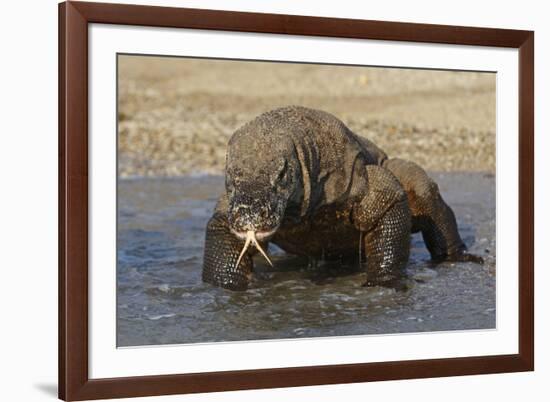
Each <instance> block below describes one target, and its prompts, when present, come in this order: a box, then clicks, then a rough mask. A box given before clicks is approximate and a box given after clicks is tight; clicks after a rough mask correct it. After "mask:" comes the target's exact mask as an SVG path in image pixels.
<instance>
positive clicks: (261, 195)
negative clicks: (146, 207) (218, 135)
mask: <svg viewBox="0 0 550 402" xmlns="http://www.w3.org/2000/svg"><path fill="white" fill-rule="evenodd" d="M250 231H253V232H254V233H255V234H256V235H257V236H258V240H260V241H261V242H262V244H261V245H262V247H264V249H266V248H267V244H268V242H272V243H274V244H276V245H278V246H279V247H281V248H282V249H283V250H285V251H286V252H288V253H291V254H297V255H305V256H308V257H311V258H316V259H319V258H324V259H327V260H330V259H342V258H349V257H354V256H355V257H356V258H359V257H361V258H362V259H363V258H366V261H367V282H366V283H365V285H368V286H376V285H382V286H389V287H399V286H400V285H399V283H400V279H401V278H402V277H403V271H404V268H405V266H406V264H407V261H408V258H409V249H410V233H411V232H417V231H421V232H422V234H423V237H424V241H425V242H426V246H427V247H428V250H429V251H430V253H431V255H432V259H434V260H436V261H441V260H444V259H454V260H460V261H476V262H481V261H482V260H481V259H480V258H479V257H476V256H471V255H470V254H467V253H466V252H465V250H466V248H465V246H464V243H463V242H462V240H461V238H460V235H459V233H458V230H457V225H456V220H455V217H454V214H453V212H452V210H451V209H450V208H449V207H448V206H447V204H445V202H444V201H443V199H442V197H441V195H440V193H439V189H438V187H437V185H436V184H435V183H434V182H433V180H431V179H430V178H429V177H428V175H427V174H426V173H425V172H424V170H422V168H420V167H419V166H418V165H416V164H414V163H412V162H408V161H403V160H400V159H388V158H387V155H386V154H385V153H384V152H383V151H382V150H380V149H379V148H378V147H377V146H376V145H374V144H373V143H372V142H370V141H368V140H367V139H365V138H362V137H359V136H357V135H355V134H354V133H352V132H351V130H349V129H348V128H347V127H346V126H345V125H344V124H343V123H342V122H341V121H340V120H338V119H337V118H336V117H334V116H332V115H330V114H328V113H325V112H322V111H318V110H312V109H307V108H303V107H298V106H290V107H285V108H280V109H276V110H272V111H270V112H267V113H264V114H262V115H260V116H258V117H257V118H256V119H254V120H253V121H251V122H250V123H248V124H246V125H245V126H243V127H242V128H240V129H239V130H237V131H236V132H235V134H233V136H232V137H231V139H230V141H229V144H228V150H227V160H226V192H225V194H223V195H222V197H221V198H220V200H219V202H218V205H217V207H216V210H215V212H214V215H213V217H212V218H211V219H210V221H209V223H208V226H207V229H206V241H205V249H204V265H203V280H204V281H205V282H208V283H211V284H213V285H216V286H221V287H224V288H228V289H231V290H244V289H246V288H247V286H248V283H249V280H250V278H251V275H252V273H253V262H252V258H251V256H252V255H253V253H254V252H255V251H256V250H254V249H253V248H250V249H248V251H247V252H246V253H245V254H244V256H243V258H242V260H241V261H240V263H239V265H238V266H237V264H236V263H237V260H238V257H239V255H240V253H241V251H242V248H243V243H244V240H243V239H244V234H245V233H247V232H250Z"/></svg>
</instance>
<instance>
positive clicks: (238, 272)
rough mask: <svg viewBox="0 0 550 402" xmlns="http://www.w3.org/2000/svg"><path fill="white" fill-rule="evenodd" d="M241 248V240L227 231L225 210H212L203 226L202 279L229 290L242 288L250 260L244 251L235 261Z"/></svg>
mask: <svg viewBox="0 0 550 402" xmlns="http://www.w3.org/2000/svg"><path fill="white" fill-rule="evenodd" d="M242 249H243V241H242V240H239V239H238V238H237V237H236V236H235V235H233V234H232V233H231V231H230V229H229V225H228V223H227V218H226V216H225V214H223V213H220V212H215V213H214V215H213V216H212V218H210V220H209V221H208V225H207V227H206V239H205V243H204V259H203V267H202V280H203V281H204V282H208V283H210V284H212V285H215V286H220V287H223V288H226V289H230V290H246V289H247V288H248V284H249V282H250V278H251V276H252V269H253V263H252V257H251V253H248V252H245V253H244V254H243V256H242V258H241V260H240V261H238V260H239V255H240V254H241V251H242ZM237 262H239V263H238V265H237Z"/></svg>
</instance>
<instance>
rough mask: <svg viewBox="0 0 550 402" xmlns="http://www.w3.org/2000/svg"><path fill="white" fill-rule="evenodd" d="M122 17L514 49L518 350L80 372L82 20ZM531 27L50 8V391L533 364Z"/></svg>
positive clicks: (251, 383)
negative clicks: (104, 375)
mask: <svg viewBox="0 0 550 402" xmlns="http://www.w3.org/2000/svg"><path fill="white" fill-rule="evenodd" d="M89 23H107V24H126V25H141V26H156V27H174V28H193V29H212V30H226V31H242V32H261V33H277V34H292V35H310V36H325V37H341V38H357V39H376V40H397V41H413V42H423V43H447V44H461V45H482V46H496V47H510V48H517V49H519V83H518V85H519V94H520V96H519V102H518V107H519V167H518V168H519V228H520V233H519V261H518V269H519V289H518V292H519V345H518V347H519V353H518V354H514V355H500V356H473V357H466V358H454V359H432V360H415V361H397V362H380V363H364V364H348V365H331V366H311V367H297V368H278V369H262V370H245V371H230V372H216V373H195V374H174V375H163V376H144V377H129V378H108V379H94V380H91V379H89V376H88V70H87V66H88V24H89ZM533 131H534V34H533V32H531V31H518V30H507V29H489V28H471V27H456V26H444V25H431V24H410V23H396V22H382V21H362V20H350V19H333V18H320V17H305V16H289V15H277V14H255V13H242V12H226V11H215V10H196V9H183V8H167V7H151V6H133V5H119V4H104V3H79V2H66V3H62V4H60V5H59V397H60V398H61V399H64V400H83V399H99V398H114V397H130V396H147V395H163V394H177V393H193V392H214V391H226V390H240V389H253V388H274V387H290V386H303V385H320V384H336V383H352V382H363V381H383V380H394V379H410V378H427V377H443V376H456V375H470V374H487V373H504V372H513V371H529V370H533V368H534V294H533V293H534V272H533V265H534V264H533V255H534V254H533V253H534V250H533V242H534V229H533V222H534V201H533V196H534V170H533V169H534V163H533V147H534V143H533V141H534V134H533Z"/></svg>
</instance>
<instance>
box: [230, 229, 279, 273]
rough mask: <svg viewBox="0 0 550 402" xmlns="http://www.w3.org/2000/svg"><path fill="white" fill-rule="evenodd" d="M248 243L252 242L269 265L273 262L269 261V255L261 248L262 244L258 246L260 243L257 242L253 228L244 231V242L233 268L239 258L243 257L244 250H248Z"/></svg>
mask: <svg viewBox="0 0 550 402" xmlns="http://www.w3.org/2000/svg"><path fill="white" fill-rule="evenodd" d="M250 244H252V245H253V246H255V247H256V248H257V249H258V251H259V252H260V254H262V255H263V256H264V258H265V259H266V260H267V262H268V263H269V265H271V266H273V263H272V262H271V260H270V259H269V257H268V256H267V254H266V253H265V251H264V250H263V248H262V246H260V243H258V240H256V234H255V233H254V231H253V230H249V231H247V232H246V240H245V242H244V246H243V249H242V251H241V254H240V255H239V258H238V259H237V264H236V265H235V268H238V267H239V263H240V262H241V259H242V258H243V255H244V253H246V250H248V247H250Z"/></svg>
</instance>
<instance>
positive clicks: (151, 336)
mask: <svg viewBox="0 0 550 402" xmlns="http://www.w3.org/2000/svg"><path fill="white" fill-rule="evenodd" d="M432 176H433V177H434V178H435V179H436V181H437V182H438V183H439V186H440V189H441V191H442V194H443V195H444V197H445V198H446V200H447V201H448V203H449V204H450V205H451V207H452V208H453V209H454V211H455V213H456V215H457V218H458V221H459V229H460V232H461V234H462V236H463V238H464V240H465V242H466V244H468V246H469V247H470V249H471V250H472V251H473V252H474V253H477V254H480V255H483V256H484V257H485V259H486V263H485V265H484V266H481V267H480V266H479V265H475V264H471V263H444V264H441V265H438V266H432V265H431V264H430V263H429V262H428V260H429V255H428V253H427V251H426V250H425V248H424V245H423V242H422V239H421V237H420V236H419V235H414V236H413V241H412V252H411V259H410V262H409V266H408V268H407V272H408V275H409V285H410V289H409V290H408V291H405V292H395V291H393V290H389V289H384V288H364V287H361V284H362V283H363V282H364V277H363V274H362V273H361V272H360V270H358V267H353V266H349V267H341V266H339V264H334V263H328V262H327V263H323V262H320V263H319V264H312V263H311V261H307V259H303V258H296V257H293V256H289V255H286V254H284V253H283V252H281V251H280V250H278V249H277V248H275V247H270V254H271V255H272V256H273V262H274V264H275V268H271V267H269V266H267V265H266V263H265V262H264V261H263V260H262V259H261V258H258V259H256V260H255V263H256V266H257V272H256V274H255V275H254V281H253V283H252V286H251V288H250V289H249V290H248V291H246V292H231V291H227V290H223V289H219V288H214V287H212V286H210V285H207V284H203V283H202V281H201V266H202V250H203V243H204V231H205V225H206V222H207V220H208V219H209V218H210V215H211V213H212V210H213V208H214V205H215V202H216V199H217V196H218V195H219V194H220V193H221V191H222V189H223V178H221V177H208V176H207V177H184V178H177V179H126V180H120V181H119V187H118V196H119V198H118V203H119V204H118V205H119V212H118V245H117V246H118V268H117V294H118V298H117V299H118V309H117V311H118V318H117V338H118V346H134V345H154V344H157V345H158V344H170V343H196V342H214V341H231V340H252V339H277V338H294V337H315V336H335V335H359V334H389V333H403V332H419V331H440V330H456V329H485V328H494V327H495V184H494V183H495V182H494V177H493V176H489V175H484V174H477V173H445V174H433V175H432Z"/></svg>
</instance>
